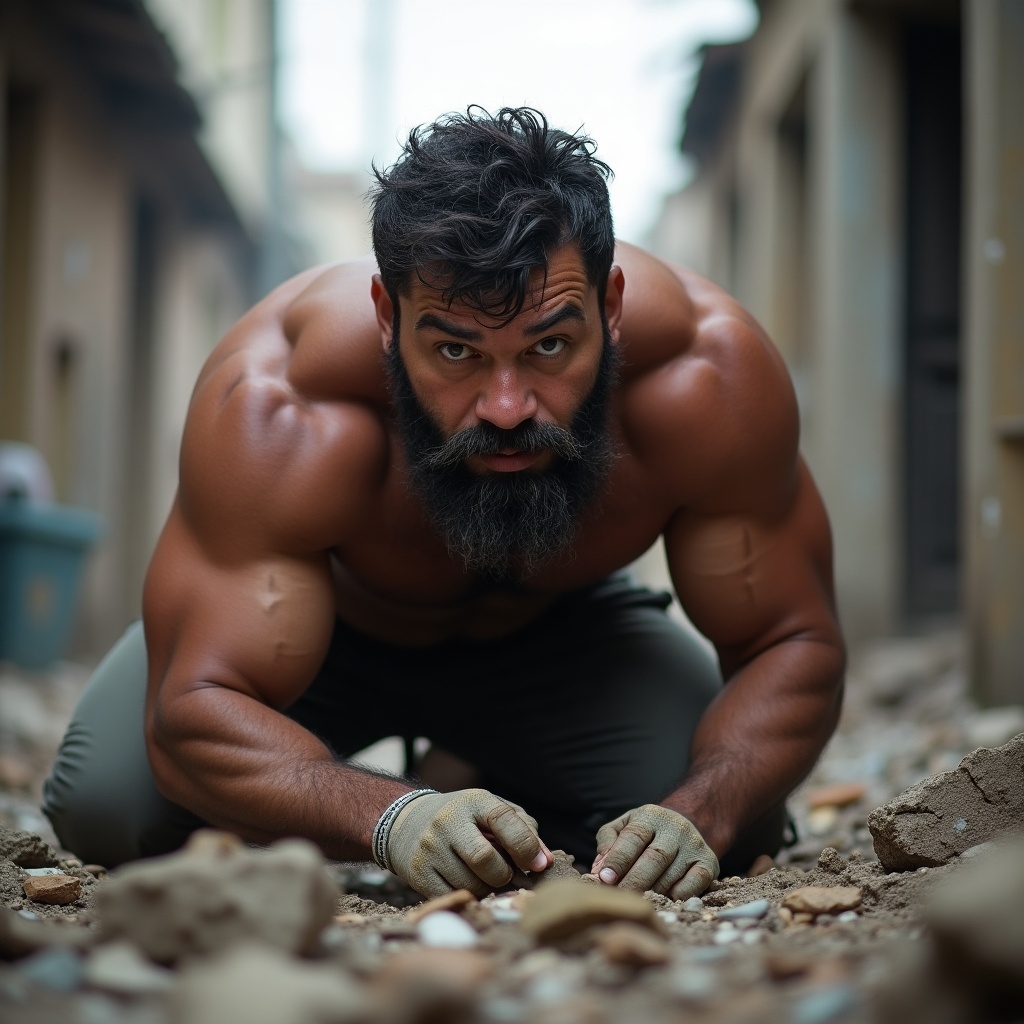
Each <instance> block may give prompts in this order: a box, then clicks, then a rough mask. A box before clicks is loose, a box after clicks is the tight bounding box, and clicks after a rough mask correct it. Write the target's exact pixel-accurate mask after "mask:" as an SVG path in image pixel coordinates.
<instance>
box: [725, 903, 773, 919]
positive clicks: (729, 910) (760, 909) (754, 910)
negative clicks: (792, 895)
mask: <svg viewBox="0 0 1024 1024" xmlns="http://www.w3.org/2000/svg"><path fill="white" fill-rule="evenodd" d="M770 906H771V904H770V903H769V902H768V901H767V900H753V901H752V902H751V903H741V904H740V905H739V906H736V907H723V908H722V909H721V910H719V911H718V919H719V920H720V921H739V920H742V919H744V918H753V919H754V920H755V921H759V920H760V919H761V918H762V917H764V915H765V914H767V913H768V908H769V907H770Z"/></svg>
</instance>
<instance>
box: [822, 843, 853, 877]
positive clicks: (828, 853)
mask: <svg viewBox="0 0 1024 1024" xmlns="http://www.w3.org/2000/svg"><path fill="white" fill-rule="evenodd" d="M818 867H819V868H821V869H822V871H827V872H828V873H829V874H830V875H841V874H842V873H843V872H844V871H845V870H846V869H847V867H849V865H848V864H847V862H846V861H845V860H843V858H842V856H841V855H840V854H839V852H838V851H837V850H836V849H835V848H833V847H831V846H826V847H825V849H824V850H822V851H821V853H820V854H819V855H818Z"/></svg>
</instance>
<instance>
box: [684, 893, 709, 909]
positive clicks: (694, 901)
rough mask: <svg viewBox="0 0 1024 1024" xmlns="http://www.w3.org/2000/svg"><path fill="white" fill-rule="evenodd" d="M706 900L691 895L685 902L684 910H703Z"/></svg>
mask: <svg viewBox="0 0 1024 1024" xmlns="http://www.w3.org/2000/svg"><path fill="white" fill-rule="evenodd" d="M703 909H704V901H703V900H702V899H701V898H700V897H699V896H691V897H690V898H689V899H688V900H685V901H684V902H683V910H703Z"/></svg>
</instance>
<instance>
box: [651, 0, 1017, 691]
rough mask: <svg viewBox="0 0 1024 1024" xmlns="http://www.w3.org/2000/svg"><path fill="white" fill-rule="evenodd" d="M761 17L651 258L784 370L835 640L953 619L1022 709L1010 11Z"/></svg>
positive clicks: (699, 93)
mask: <svg viewBox="0 0 1024 1024" xmlns="http://www.w3.org/2000/svg"><path fill="white" fill-rule="evenodd" d="M759 7H760V13H761V22H760V26H759V28H758V30H757V31H756V33H755V34H754V35H753V36H752V37H751V39H749V40H748V41H746V42H744V43H740V44H735V45H730V46H718V47H708V48H707V49H706V51H705V54H704V63H703V69H702V71H701V74H700V77H699V80H698V84H697V88H696V91H695V94H694V97H693V101H692V103H691V106H690V108H689V111H688V113H687V117H686V128H685V132H684V137H683V148H684V149H685V150H686V151H688V152H689V153H692V154H693V155H694V156H695V157H696V158H697V160H698V162H699V171H698V174H697V177H696V179H695V180H694V182H693V183H692V184H691V185H690V186H689V187H688V188H687V189H685V190H684V191H683V192H682V193H680V194H679V195H677V196H675V197H673V198H672V199H671V200H670V202H669V203H668V205H667V206H666V210H665V215H664V217H663V218H662V222H661V224H660V225H659V228H658V231H657V237H656V239H655V246H656V248H657V249H658V250H659V251H660V252H661V253H662V254H663V255H665V256H667V257H669V258H674V259H677V260H679V261H680V262H686V263H688V264H690V265H691V266H693V267H695V268H696V269H698V270H699V271H702V272H703V273H705V274H707V275H708V276H709V277H711V278H712V279H714V280H716V281H718V282H719V283H721V284H723V285H724V286H725V287H726V288H728V289H729V290H731V291H732V292H733V293H734V294H736V295H737V297H738V298H739V299H740V300H741V301H742V302H744V304H746V305H747V306H748V308H750V309H751V310H752V311H753V312H754V313H755V315H756V316H758V318H759V319H760V320H761V322H762V323H763V324H764V325H765V327H766V328H767V330H768V332H769V333H770V335H771V336H772V337H773V339H774V340H775V342H776V343H777V344H778V346H779V348H780V349H781V351H782V352H783V354H784V356H785V358H786V359H787V361H788V363H789V366H790V369H791V371H792V374H793V378H794V381H795V384H796V388H797V393H798V398H799V401H800V406H801V413H802V417H803V439H804V440H803V443H804V449H805V454H806V456H807V459H808V461H809V463H810V464H811V467H812V469H813V471H814V473H815V475H816V477H817V479H818V481H819V483H820V485H821V487H822V490H823V492H824V495H825V499H826V502H827V504H828V507H829V512H830V515H831V518H832V524H833V529H834V532H835V539H836V565H837V579H838V588H839V594H840V604H841V612H842V617H843V621H844V624H845V626H846V629H847V632H848V634H849V635H850V636H852V637H854V638H856V637H863V636H867V635H873V634H875V635H877V634H884V633H887V632H892V631H893V630H896V629H903V628H907V627H908V626H911V627H912V626H914V625H915V624H925V623H928V622H931V621H934V620H935V619H936V618H939V619H941V618H942V617H944V616H949V615H954V614H956V613H958V612H960V611H962V612H963V613H964V615H965V617H966V622H967V625H968V631H969V636H970V642H971V646H972V657H973V662H974V666H973V667H974V678H975V680H976V681H977V684H978V686H979V689H980V691H981V693H982V695H983V696H985V697H987V698H988V699H990V700H992V701H1000V700H1016V701H1020V700H1024V300H1022V297H1021V296H1022V295H1024V289H1022V285H1021V282H1022V280H1024V266H1022V259H1024V4H1022V3H1020V2H1019V0H963V2H962V3H960V2H956V0H762V2H761V3H760V4H759Z"/></svg>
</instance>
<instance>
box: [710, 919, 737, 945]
mask: <svg viewBox="0 0 1024 1024" xmlns="http://www.w3.org/2000/svg"><path fill="white" fill-rule="evenodd" d="M742 935H743V932H741V931H740V930H739V928H734V927H733V926H732V925H729V924H723V925H720V926H719V927H718V928H716V929H715V933H714V934H713V935H712V936H711V941H712V942H714V943H715V945H716V946H727V945H729V943H731V942H739V940H740V938H741V937H742Z"/></svg>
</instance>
